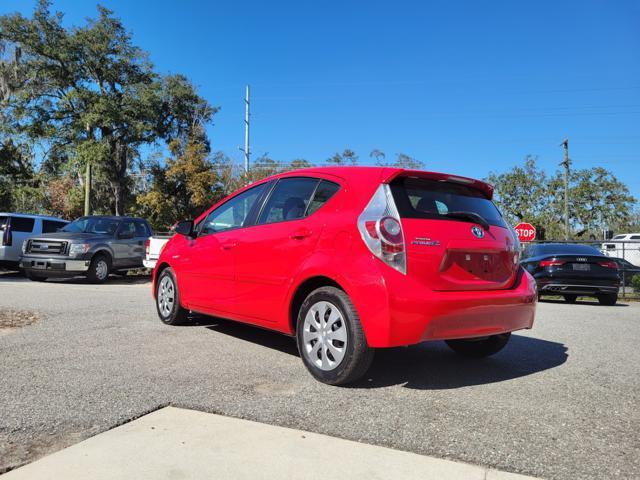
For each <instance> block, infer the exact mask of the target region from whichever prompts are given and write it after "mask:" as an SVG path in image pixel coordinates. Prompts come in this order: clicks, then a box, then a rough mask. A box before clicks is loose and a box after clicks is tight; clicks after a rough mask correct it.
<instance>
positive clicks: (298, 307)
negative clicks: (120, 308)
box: [153, 167, 537, 385]
mask: <svg viewBox="0 0 640 480" xmlns="http://www.w3.org/2000/svg"><path fill="white" fill-rule="evenodd" d="M492 194H493V189H492V187H491V186H490V185H488V184H486V183H484V182H481V181H478V180H473V179H470V178H465V177H459V176H455V175H448V174H442V173H433V172H424V171H414V170H403V169H399V168H385V167H335V168H314V169H305V170H297V171H292V172H287V173H284V174H281V175H276V176H273V177H270V178H266V179H264V180H262V181H260V182H256V183H254V184H251V185H249V186H247V187H245V188H243V189H241V190H239V191H237V192H236V193H234V194H232V195H230V196H229V197H227V198H225V199H224V200H222V201H221V202H219V203H218V204H216V205H214V206H213V207H212V208H211V209H210V210H208V211H207V212H205V213H204V214H202V215H201V216H200V217H199V218H198V219H196V220H195V222H191V221H187V222H180V223H178V224H177V225H176V227H175V230H176V232H177V233H178V234H177V235H175V236H174V237H173V238H172V239H171V240H170V241H169V242H168V243H167V245H166V246H165V248H164V250H163V251H162V253H161V255H160V258H159V260H158V263H157V265H156V268H155V270H154V277H153V278H154V283H153V284H154V295H155V299H156V305H157V310H158V315H159V316H160V319H161V320H162V321H163V322H164V323H167V324H170V325H175V324H178V323H181V322H184V321H185V320H186V318H187V314H188V312H189V311H196V312H201V313H204V314H208V315H215V316H219V317H224V318H229V319H233V320H237V321H240V322H246V323H250V324H254V325H258V326H260V327H264V328H268V329H272V330H277V331H280V332H283V333H285V334H288V335H295V336H296V338H297V343H298V349H299V351H300V356H301V357H302V360H303V362H304V364H305V366H306V367H307V369H308V370H309V372H311V374H312V375H313V376H314V377H315V378H317V379H318V380H320V381H322V382H325V383H329V384H333V385H338V384H345V383H349V382H353V381H354V380H356V379H358V378H360V377H361V376H362V375H364V374H365V372H366V371H367V369H368V368H369V366H370V364H371V361H372V359H373V354H374V350H375V349H376V348H384V347H396V346H400V345H411V344H415V343H419V342H424V341H428V340H445V341H446V342H447V344H448V345H449V346H450V347H451V348H452V349H453V350H455V351H456V352H458V353H460V354H462V355H466V356H471V357H484V356H487V355H492V354H494V353H496V352H498V351H499V350H501V349H502V348H503V347H504V346H505V345H506V343H507V341H508V340H509V336H510V334H511V333H510V332H512V331H514V330H520V329H525V328H531V327H532V325H533V320H534V315H535V307H536V300H537V295H536V284H535V281H534V280H533V278H532V277H531V276H530V275H529V273H527V272H526V271H524V270H523V269H522V268H521V267H520V266H519V264H518V260H519V253H520V246H519V244H518V240H517V237H516V235H515V233H514V232H513V230H512V229H511V227H509V226H508V225H507V223H506V222H505V220H504V219H503V218H502V215H501V214H500V212H499V211H498V209H497V208H496V207H495V205H494V204H493V203H492V202H491V197H492Z"/></svg>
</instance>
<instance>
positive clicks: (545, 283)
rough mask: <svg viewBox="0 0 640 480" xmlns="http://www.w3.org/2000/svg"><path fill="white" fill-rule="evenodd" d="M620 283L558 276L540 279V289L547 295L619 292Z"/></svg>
mask: <svg viewBox="0 0 640 480" xmlns="http://www.w3.org/2000/svg"><path fill="white" fill-rule="evenodd" d="M618 288H619V284H618V283H616V282H607V281H602V282H598V281H591V282H581V281H576V280H573V279H568V280H562V279H558V278H553V279H543V280H538V291H539V292H540V294H546V295H563V294H571V295H598V294H601V293H615V294H617V293H618Z"/></svg>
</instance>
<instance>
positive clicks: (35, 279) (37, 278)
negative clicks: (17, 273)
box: [25, 272, 47, 282]
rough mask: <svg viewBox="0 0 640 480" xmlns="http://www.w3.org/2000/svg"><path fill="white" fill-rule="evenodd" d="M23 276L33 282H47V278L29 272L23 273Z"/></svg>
mask: <svg viewBox="0 0 640 480" xmlns="http://www.w3.org/2000/svg"><path fill="white" fill-rule="evenodd" d="M25 275H26V276H27V278H28V279H29V280H31V281H33V282H44V281H46V280H47V277H45V276H42V275H37V274H35V273H31V272H25Z"/></svg>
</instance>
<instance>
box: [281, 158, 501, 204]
mask: <svg viewBox="0 0 640 480" xmlns="http://www.w3.org/2000/svg"><path fill="white" fill-rule="evenodd" d="M314 174H324V175H333V176H336V177H340V178H343V179H345V180H347V181H353V182H362V181H365V182H378V183H390V182H392V181H393V180H394V179H396V178H398V177H417V178H425V179H431V180H438V181H451V182H456V183H462V184H465V185H469V186H471V187H475V188H476V189H478V190H480V191H482V192H483V193H484V195H485V196H486V197H487V198H489V199H491V198H492V197H493V186H492V185H490V184H488V183H486V182H483V181H482V180H477V179H475V178H470V177H463V176H460V175H455V174H450V173H441V172H431V171H427V170H410V169H406V168H398V167H365V166H363V167H361V166H337V167H333V166H327V167H311V168H303V169H299V170H291V171H288V172H284V173H280V174H278V175H273V176H272V177H269V179H274V178H280V177H294V176H296V175H314Z"/></svg>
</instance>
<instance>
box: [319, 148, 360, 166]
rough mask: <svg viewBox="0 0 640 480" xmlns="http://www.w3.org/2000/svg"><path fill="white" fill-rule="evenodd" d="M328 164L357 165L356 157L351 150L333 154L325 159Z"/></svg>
mask: <svg viewBox="0 0 640 480" xmlns="http://www.w3.org/2000/svg"><path fill="white" fill-rule="evenodd" d="M327 163H328V164H332V165H338V166H342V165H356V164H357V163H358V155H356V153H355V152H354V151H353V150H350V149H348V148H346V149H344V150H343V152H342V153H339V152H337V153H335V154H334V155H333V156H331V157H329V158H328V159H327Z"/></svg>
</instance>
